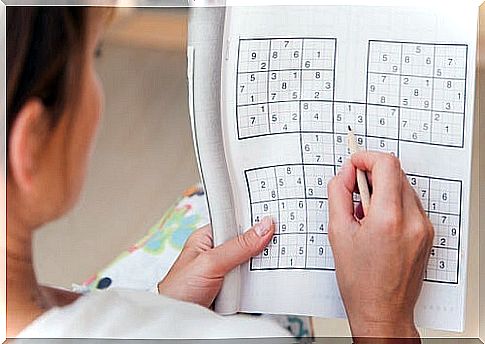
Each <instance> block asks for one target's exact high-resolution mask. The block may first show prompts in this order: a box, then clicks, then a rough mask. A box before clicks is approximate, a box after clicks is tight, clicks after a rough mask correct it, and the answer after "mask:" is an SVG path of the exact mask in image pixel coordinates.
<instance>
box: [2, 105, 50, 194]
mask: <svg viewBox="0 0 485 344" xmlns="http://www.w3.org/2000/svg"><path fill="white" fill-rule="evenodd" d="M44 111H45V107H44V105H43V104H42V102H41V100H40V99H38V98H33V99H30V100H28V101H27V102H26V103H25V104H24V105H23V107H22V108H21V109H20V111H19V113H18V114H17V118H16V119H15V121H14V123H13V126H12V128H11V129H10V137H9V141H8V166H9V169H8V171H9V173H10V175H11V176H10V177H12V179H13V180H14V182H15V184H16V185H17V186H18V187H19V188H20V189H21V190H22V191H29V190H30V189H31V187H32V180H33V176H34V174H35V169H36V165H37V163H38V161H37V160H38V159H39V156H38V152H39V151H40V147H41V145H42V143H43V140H44V138H45V129H46V128H47V126H46V125H47V123H46V118H45V116H44Z"/></svg>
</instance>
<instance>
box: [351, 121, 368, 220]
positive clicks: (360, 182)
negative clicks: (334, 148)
mask: <svg viewBox="0 0 485 344" xmlns="http://www.w3.org/2000/svg"><path fill="white" fill-rule="evenodd" d="M348 128H349V132H348V134H347V145H348V147H349V150H350V154H351V155H352V154H354V153H357V152H358V151H360V148H359V146H358V145H357V141H356V139H355V135H354V132H353V131H352V128H351V127H350V125H349V126H348ZM357 187H358V188H359V193H360V201H361V202H362V209H363V211H364V216H366V215H367V212H368V210H369V203H370V192H369V184H368V183H367V176H366V174H365V172H364V171H362V170H359V169H357Z"/></svg>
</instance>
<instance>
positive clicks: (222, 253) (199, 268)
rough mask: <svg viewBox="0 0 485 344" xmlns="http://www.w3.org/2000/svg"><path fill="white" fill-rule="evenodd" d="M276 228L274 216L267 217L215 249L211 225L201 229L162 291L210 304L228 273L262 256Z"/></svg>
mask: <svg viewBox="0 0 485 344" xmlns="http://www.w3.org/2000/svg"><path fill="white" fill-rule="evenodd" d="M274 230H275V226H274V223H273V221H272V219H271V218H270V217H265V218H263V219H262V220H261V222H260V223H257V224H256V225H254V226H253V227H252V228H250V229H249V230H248V231H246V232H245V233H244V234H243V235H238V236H236V237H235V238H234V239H232V240H229V241H227V242H225V243H224V244H222V245H219V246H217V247H215V248H213V242H212V230H211V227H210V226H205V227H202V228H200V229H198V230H197V231H195V232H194V233H193V234H192V235H191V236H190V237H189V238H188V239H187V242H186V244H185V246H184V248H183V250H182V252H181V253H180V256H179V257H178V258H177V260H176V261H175V263H174V265H173V266H172V268H171V269H170V271H169V272H168V274H167V276H165V278H164V279H163V280H162V281H161V282H159V283H158V292H159V293H160V294H162V295H165V296H168V297H171V298H174V299H177V300H181V301H186V302H191V303H196V304H199V305H201V306H204V307H210V306H211V305H212V303H213V302H214V299H215V298H216V296H217V294H218V293H219V290H220V289H221V287H222V282H223V280H224V276H225V275H226V274H227V273H228V272H230V271H231V270H233V269H234V268H235V267H237V266H238V265H240V264H242V263H244V262H246V261H248V260H249V258H251V257H253V256H256V255H258V254H259V253H260V252H261V251H262V250H263V249H264V248H265V247H266V246H267V245H268V243H269V241H270V240H271V238H272V237H273V233H274Z"/></svg>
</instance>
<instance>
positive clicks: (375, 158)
mask: <svg viewBox="0 0 485 344" xmlns="http://www.w3.org/2000/svg"><path fill="white" fill-rule="evenodd" d="M109 16H110V11H109V10H107V9H103V8H83V7H70V8H63V7H48V8H44V7H36V8H21V7H8V8H7V199H8V204H7V205H8V206H7V334H8V336H10V337H11V336H17V335H19V336H21V337H38V336H41V337H119V338H178V337H185V338H204V337H255V336H286V335H287V333H286V331H284V330H283V329H281V328H279V327H278V326H276V325H275V324H273V323H270V322H267V321H264V320H261V319H256V318H250V317H247V316H242V315H240V316H235V317H221V316H218V315H216V314H215V313H213V312H212V311H210V310H209V309H208V307H210V305H211V304H212V303H213V301H214V299H215V297H216V295H217V293H218V292H219V290H220V288H221V285H222V281H223V278H224V275H225V274H226V273H227V272H229V271H231V270H232V269H233V268H234V267H236V266H238V265H239V264H241V263H243V262H245V261H247V260H248V259H249V258H250V257H251V256H254V255H257V254H258V253H259V252H261V251H262V249H263V248H264V247H265V246H266V244H267V243H268V242H269V240H270V239H271V237H272V234H273V232H274V225H273V223H272V220H271V219H269V218H266V219H264V220H263V221H262V222H261V223H260V224H258V225H256V226H255V227H253V228H251V229H249V230H248V231H247V232H246V233H245V234H244V235H242V236H239V237H237V238H234V239H233V240H232V241H229V242H226V243H225V244H223V245H221V246H218V247H216V248H212V239H211V231H210V228H203V229H200V230H198V231H197V232H195V233H194V234H193V235H192V236H191V237H190V238H189V240H188V241H187V244H186V246H185V248H184V250H183V251H182V253H181V254H180V256H179V258H178V259H177V261H176V263H175V264H174V266H173V267H172V269H171V270H170V272H169V273H168V275H167V276H166V277H165V278H164V280H163V281H161V282H160V283H159V284H158V290H159V293H160V294H161V295H156V294H151V293H145V292H135V291H116V290H110V291H105V292H101V293H95V294H91V295H87V296H82V297H80V296H79V295H76V294H74V293H69V292H62V291H59V290H57V289H54V288H48V287H43V286H40V285H38V284H37V281H36V278H35V273H34V269H33V262H32V245H31V242H32V233H33V231H34V230H35V229H38V228H40V227H41V226H42V225H43V224H45V223H48V222H50V221H53V220H54V219H56V218H58V217H60V216H62V215H64V214H65V213H66V212H67V211H68V210H69V209H70V208H71V207H72V206H73V205H74V204H75V202H76V200H77V198H78V196H79V192H80V190H81V187H82V183H83V181H84V176H85V171H86V166H87V162H88V159H89V155H90V151H91V147H92V142H93V138H94V136H95V132H96V128H97V124H98V122H99V118H100V114H101V108H102V105H101V104H102V91H101V86H100V84H99V81H98V78H97V75H96V72H95V69H94V64H95V63H94V61H95V55H96V54H97V46H98V44H99V40H100V37H101V36H102V33H103V28H104V26H105V23H106V21H107V18H108V17H109ZM356 168H360V169H363V170H366V171H368V173H369V175H370V176H371V181H373V195H372V200H371V205H370V209H369V213H368V215H367V216H366V217H365V218H364V219H363V220H361V221H360V220H357V219H356V217H355V216H354V208H353V203H352V192H353V191H354V189H355V169H356ZM329 203H330V223H329V231H330V239H331V243H332V247H333V250H334V255H335V261H336V272H337V278H338V282H339V287H340V291H341V294H342V297H343V300H344V303H345V307H346V310H347V314H348V316H349V321H350V325H351V329H352V332H353V335H354V336H355V339H356V342H358V341H360V342H365V341H366V340H367V338H364V337H367V336H374V337H385V338H398V337H409V338H417V336H418V334H417V331H416V328H415V326H414V320H413V309H414V305H415V303H416V299H417V296H418V295H419V291H420V288H421V284H422V282H421V281H422V276H423V271H424V267H425V264H426V260H427V256H428V251H429V248H430V245H431V241H432V234H433V230H432V227H431V225H430V224H429V221H428V220H427V218H426V216H425V214H424V212H423V210H422V208H421V205H420V202H419V200H418V199H417V197H416V195H415V194H414V191H413V190H412V188H411V187H410V185H409V183H408V182H407V179H406V177H405V176H404V174H403V172H402V170H401V168H400V166H399V162H398V161H397V159H395V158H392V157H391V156H390V155H387V154H379V153H361V154H357V155H355V156H353V157H352V159H351V160H350V161H348V162H347V163H346V164H345V165H344V167H343V168H342V169H341V170H340V172H339V175H337V176H336V177H335V178H334V179H333V180H332V182H331V183H330V185H329ZM371 242H372V243H374V244H373V245H370V243H371ZM376 243H377V245H376ZM375 247H378V248H379V249H377V250H375V249H374V248H375ZM395 252H400V254H399V255H396V254H395ZM369 262H372V264H369ZM369 276H373V277H375V278H369ZM364 280H365V282H366V283H362V281H364ZM182 301H185V302H182ZM361 337H362V338H361Z"/></svg>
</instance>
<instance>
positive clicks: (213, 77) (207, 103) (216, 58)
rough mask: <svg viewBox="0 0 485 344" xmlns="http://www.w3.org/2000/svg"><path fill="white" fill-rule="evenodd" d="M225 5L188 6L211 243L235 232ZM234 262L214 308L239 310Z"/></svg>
mask: <svg viewBox="0 0 485 344" xmlns="http://www.w3.org/2000/svg"><path fill="white" fill-rule="evenodd" d="M224 18H225V8H224V7H217V8H215V7H212V8H191V9H190V14H189V30H188V49H187V73H188V75H187V77H188V86H189V89H188V93H189V112H190V117H191V125H192V133H193V139H194V146H195V151H196V155H197V160H198V165H199V173H200V176H201V179H202V182H203V184H204V189H205V192H206V198H207V205H208V209H209V217H210V221H211V224H212V232H213V239H214V246H218V245H220V244H222V243H223V242H225V241H227V240H230V239H232V238H233V237H235V236H236V235H238V230H237V226H236V219H235V215H234V206H233V197H232V189H231V184H230V179H229V174H228V171H227V165H226V160H225V153H224V147H223V138H222V127H221V105H220V93H221V58H222V40H223V29H224ZM239 270H240V268H239V267H237V268H235V269H234V270H232V271H231V272H230V273H228V274H227V275H226V276H225V278H224V283H223V285H222V288H221V291H220V292H219V295H218V297H217V298H216V301H215V311H216V312H217V313H220V314H234V313H236V312H238V311H239V300H240V298H239V295H240V271H239Z"/></svg>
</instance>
